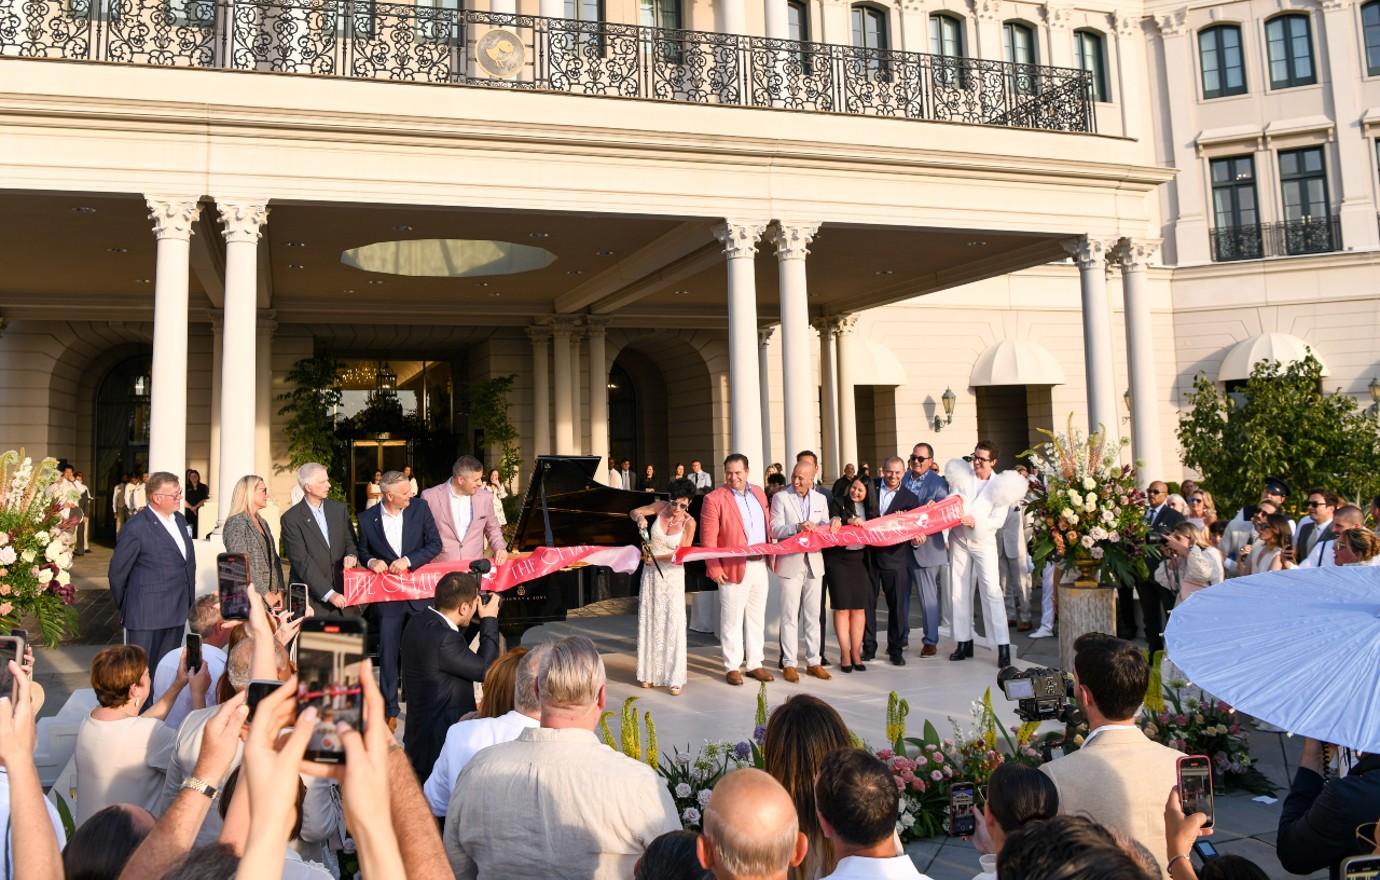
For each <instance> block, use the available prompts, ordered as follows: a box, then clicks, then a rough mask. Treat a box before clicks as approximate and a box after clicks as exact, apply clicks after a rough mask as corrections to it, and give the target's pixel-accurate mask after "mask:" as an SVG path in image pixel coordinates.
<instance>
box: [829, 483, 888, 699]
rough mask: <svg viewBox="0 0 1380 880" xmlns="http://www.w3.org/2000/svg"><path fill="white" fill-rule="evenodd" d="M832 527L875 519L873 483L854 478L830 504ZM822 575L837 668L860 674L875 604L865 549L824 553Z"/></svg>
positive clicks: (859, 546) (850, 547) (851, 547)
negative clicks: (835, 639) (869, 613)
mask: <svg viewBox="0 0 1380 880" xmlns="http://www.w3.org/2000/svg"><path fill="white" fill-rule="evenodd" d="M829 513H830V516H832V517H833V520H832V523H831V524H832V525H833V526H834V527H836V528H837V527H839V526H844V525H860V524H862V523H863V522H864V521H865V520H869V519H873V518H875V517H876V516H877V499H876V497H875V496H874V495H873V493H872V483H871V481H869V480H866V479H864V478H862V477H855V478H854V479H853V481H852V482H850V483H849V484H848V487H847V488H846V489H845V490H844V493H843V495H842V496H838V495H836V496H834V497H833V498H831V499H830V501H829ZM824 572H825V577H826V580H827V581H828V584H829V604H830V605H832V606H833V608H834V634H835V635H836V636H838V640H839V667H840V669H842V670H843V671H844V672H853V671H854V670H856V671H858V672H863V671H865V670H866V669H867V667H865V666H863V664H862V642H863V631H864V629H865V628H866V624H867V609H868V608H869V607H872V606H873V605H874V604H875V603H876V601H877V593H876V590H875V588H874V587H873V585H872V573H871V571H869V569H868V564H867V548H866V547H864V546H863V545H862V544H850V545H848V546H846V547H831V548H829V549H828V550H825V551H824Z"/></svg>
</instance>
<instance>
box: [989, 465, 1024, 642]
mask: <svg viewBox="0 0 1380 880" xmlns="http://www.w3.org/2000/svg"><path fill="white" fill-rule="evenodd" d="M1017 470H1018V471H1019V470H1020V469H1019V468H1018V469H1017ZM997 552H998V554H999V556H1000V561H1001V564H1000V569H1001V589H1002V592H1003V593H1004V594H1005V595H1006V613H1007V616H1008V617H1015V618H1016V620H1017V621H1018V623H1017V624H1016V629H1017V630H1019V631H1020V632H1029V631H1030V630H1031V623H1030V572H1029V571H1027V570H1026V568H1027V565H1026V562H1027V559H1028V558H1029V553H1028V552H1027V550H1026V546H1025V508H1024V506H1023V505H1020V504H1013V505H1011V506H1010V507H1008V508H1007V510H1006V522H1005V523H1003V524H1002V527H1001V529H1000V530H999V531H998V532H997Z"/></svg>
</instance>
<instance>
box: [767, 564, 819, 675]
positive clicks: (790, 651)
mask: <svg viewBox="0 0 1380 880" xmlns="http://www.w3.org/2000/svg"><path fill="white" fill-rule="evenodd" d="M776 579H777V580H778V581H780V582H781V662H782V663H783V664H785V666H786V668H787V669H789V668H791V667H792V666H795V665H796V656H795V652H796V645H797V644H798V643H799V642H800V629H801V627H800V622H801V618H802V617H803V618H804V623H805V626H804V629H805V665H806V666H818V665H819V647H820V641H819V640H820V632H819V598H820V596H819V594H820V591H821V590H823V589H824V578H823V577H821V576H815V577H810V576H808V575H805V574H801V575H799V576H797V577H790V578H788V577H781V576H780V575H777V578H776Z"/></svg>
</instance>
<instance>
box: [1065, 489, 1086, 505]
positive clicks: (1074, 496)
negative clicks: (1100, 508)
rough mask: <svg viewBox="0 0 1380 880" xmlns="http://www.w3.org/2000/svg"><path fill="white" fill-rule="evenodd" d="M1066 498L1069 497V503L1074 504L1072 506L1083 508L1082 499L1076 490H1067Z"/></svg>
mask: <svg viewBox="0 0 1380 880" xmlns="http://www.w3.org/2000/svg"><path fill="white" fill-rule="evenodd" d="M1068 496H1069V501H1071V502H1072V503H1073V504H1074V506H1076V507H1082V506H1083V499H1082V497H1081V496H1080V495H1079V494H1078V490H1077V489H1069V490H1068Z"/></svg>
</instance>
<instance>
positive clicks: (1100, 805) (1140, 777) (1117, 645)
mask: <svg viewBox="0 0 1380 880" xmlns="http://www.w3.org/2000/svg"><path fill="white" fill-rule="evenodd" d="M1074 649H1075V651H1076V652H1077V653H1076V654H1075V655H1074V660H1073V668H1074V677H1075V680H1076V681H1077V690H1078V703H1079V705H1080V706H1081V707H1082V709H1083V714H1084V715H1085V716H1086V717H1087V719H1088V737H1087V739H1086V740H1084V742H1083V747H1082V748H1080V749H1079V750H1078V751H1076V752H1074V753H1073V754H1071V755H1066V756H1064V757H1062V758H1059V759H1058V760H1055V761H1051V762H1049V763H1048V764H1045V765H1043V766H1041V767H1040V769H1041V770H1043V771H1044V772H1045V774H1046V775H1048V776H1049V778H1050V779H1053V780H1054V784H1055V785H1056V786H1057V787H1058V789H1059V812H1061V813H1073V814H1083V815H1087V816H1091V817H1092V818H1093V819H1094V820H1096V821H1097V822H1099V823H1101V824H1102V825H1104V826H1106V827H1107V828H1109V829H1111V830H1112V831H1118V832H1120V833H1122V834H1124V835H1126V836H1128V837H1130V838H1132V839H1134V840H1136V841H1137V842H1139V843H1140V844H1141V845H1143V846H1144V847H1145V848H1146V849H1148V850H1149V851H1150V852H1151V853H1154V854H1155V856H1156V858H1163V856H1164V852H1165V839H1164V802H1165V799H1166V798H1168V797H1169V790H1170V789H1171V788H1173V787H1174V785H1175V784H1176V782H1177V777H1178V764H1177V762H1178V759H1179V758H1180V757H1181V756H1182V755H1181V753H1180V752H1177V751H1175V750H1174V749H1170V748H1166V747H1165V746H1162V745H1160V744H1158V743H1155V742H1151V741H1150V740H1149V739H1148V738H1146V736H1145V734H1144V733H1142V732H1141V731H1140V729H1139V728H1137V727H1136V722H1135V717H1136V712H1137V711H1138V710H1139V709H1140V704H1141V702H1142V701H1143V700H1144V698H1145V689H1146V686H1147V685H1148V684H1149V681H1150V666H1149V664H1148V663H1147V662H1146V660H1145V656H1144V655H1143V654H1141V652H1140V649H1139V648H1137V647H1136V646H1135V645H1133V644H1131V643H1130V642H1127V641H1124V640H1122V639H1117V638H1113V637H1112V636H1109V635H1106V634H1104V633H1087V634H1086V635H1083V636H1080V637H1079V639H1078V641H1077V642H1075V643H1074ZM1161 871H1163V868H1161ZM1164 876H1165V877H1166V878H1167V877H1168V876H1169V875H1168V874H1165V875H1164Z"/></svg>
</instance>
